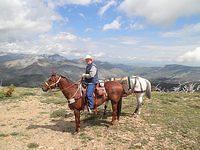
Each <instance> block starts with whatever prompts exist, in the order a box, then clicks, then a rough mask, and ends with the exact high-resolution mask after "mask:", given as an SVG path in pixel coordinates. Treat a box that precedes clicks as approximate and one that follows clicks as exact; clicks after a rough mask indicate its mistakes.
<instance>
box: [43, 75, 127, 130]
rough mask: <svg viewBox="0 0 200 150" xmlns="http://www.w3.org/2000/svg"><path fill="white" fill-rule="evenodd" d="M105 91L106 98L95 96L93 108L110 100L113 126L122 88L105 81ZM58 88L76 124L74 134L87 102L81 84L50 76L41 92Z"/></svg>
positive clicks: (57, 76) (59, 76)
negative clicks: (66, 101) (65, 99)
mask: <svg viewBox="0 0 200 150" xmlns="http://www.w3.org/2000/svg"><path fill="white" fill-rule="evenodd" d="M104 86H105V90H106V93H107V94H106V96H105V95H104V96H102V97H101V96H95V108H97V107H98V106H99V105H102V104H103V103H104V102H106V101H108V100H111V104H112V109H113V113H112V121H111V123H112V124H114V122H115V121H116V120H119V117H120V113H121V105H122V95H123V87H122V85H121V84H120V83H118V82H116V81H107V82H105V84H104ZM56 87H58V88H59V89H60V90H61V91H62V93H63V95H64V96H65V97H66V98H67V100H68V106H69V108H70V109H71V110H73V111H74V115H75V122H76V132H79V130H80V111H81V110H84V109H85V106H86V105H87V101H86V100H85V94H84V92H83V90H82V84H81V83H80V82H79V83H75V82H73V81H71V80H70V79H68V78H66V77H64V76H61V75H56V74H52V75H51V76H50V77H49V79H48V80H47V81H46V82H45V83H44V84H43V86H42V89H43V91H45V92H46V91H48V90H51V89H54V88H56Z"/></svg>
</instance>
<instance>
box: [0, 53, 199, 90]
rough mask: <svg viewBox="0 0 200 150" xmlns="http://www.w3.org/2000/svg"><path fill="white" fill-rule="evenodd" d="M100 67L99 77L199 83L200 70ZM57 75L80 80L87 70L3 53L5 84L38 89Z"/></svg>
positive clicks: (74, 63) (0, 70)
mask: <svg viewBox="0 0 200 150" xmlns="http://www.w3.org/2000/svg"><path fill="white" fill-rule="evenodd" d="M95 63H96V64H97V66H98V68H99V73H100V78H102V79H104V78H110V77H123V76H128V75H139V76H142V77H145V78H147V79H149V80H151V81H152V82H154V83H155V84H157V83H160V82H164V83H172V84H177V83H180V82H185V81H190V82H195V81H199V80H200V67H190V66H184V65H177V64H171V65H166V66H164V67H135V66H131V65H124V64H111V63H108V62H101V61H96V62H95ZM53 68H54V69H55V71H56V72H58V73H60V74H63V75H66V76H69V77H70V78H72V80H77V79H79V78H80V75H81V74H82V73H83V72H84V71H85V64H84V62H81V61H80V60H68V59H67V58H65V57H63V56H60V55H58V54H55V55H26V54H11V53H0V79H2V80H3V85H9V84H14V85H16V86H26V87H36V86H39V85H40V84H41V83H42V82H43V81H44V80H45V79H46V78H47V77H48V76H49V75H50V74H51V71H52V69H53Z"/></svg>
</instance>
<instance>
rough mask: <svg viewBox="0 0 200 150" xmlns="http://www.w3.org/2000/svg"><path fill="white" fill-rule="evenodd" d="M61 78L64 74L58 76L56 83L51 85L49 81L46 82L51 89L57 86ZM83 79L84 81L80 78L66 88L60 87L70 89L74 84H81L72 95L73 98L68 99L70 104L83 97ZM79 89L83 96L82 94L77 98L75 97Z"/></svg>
mask: <svg viewBox="0 0 200 150" xmlns="http://www.w3.org/2000/svg"><path fill="white" fill-rule="evenodd" d="M61 78H62V76H60V77H59V78H58V80H57V81H56V82H55V83H53V84H51V85H49V84H48V83H47V82H45V84H46V85H47V86H48V87H49V89H50V90H52V89H51V87H52V86H54V85H56V86H57V85H58V83H59V82H60V80H61ZM81 81H82V79H79V80H78V81H76V82H75V83H73V84H72V85H70V86H68V87H66V88H63V89H60V90H61V91H64V90H66V89H69V88H71V87H73V86H74V85H77V84H79V85H78V88H77V90H76V92H75V93H74V94H73V96H72V97H71V98H69V99H68V103H69V104H72V103H74V102H75V100H76V99H79V98H80V97H82V86H81ZM79 90H80V94H81V96H80V97H79V98H76V99H75V98H74V97H75V96H76V94H77V93H78V91H79Z"/></svg>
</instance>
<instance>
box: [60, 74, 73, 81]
mask: <svg viewBox="0 0 200 150" xmlns="http://www.w3.org/2000/svg"><path fill="white" fill-rule="evenodd" d="M59 76H61V77H62V78H64V79H65V80H67V81H69V82H71V83H74V81H72V80H71V79H69V77H66V76H64V75H61V74H59Z"/></svg>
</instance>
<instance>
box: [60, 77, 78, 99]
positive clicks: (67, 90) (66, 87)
mask: <svg viewBox="0 0 200 150" xmlns="http://www.w3.org/2000/svg"><path fill="white" fill-rule="evenodd" d="M59 83H60V84H59V88H60V90H61V91H62V93H63V94H64V95H65V97H66V98H70V97H71V96H72V95H73V93H74V91H75V90H76V89H77V85H75V83H74V82H72V81H70V80H68V79H65V78H61V80H60V82H59Z"/></svg>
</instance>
